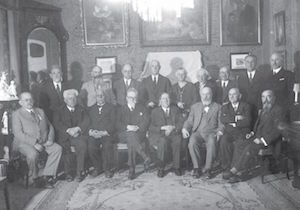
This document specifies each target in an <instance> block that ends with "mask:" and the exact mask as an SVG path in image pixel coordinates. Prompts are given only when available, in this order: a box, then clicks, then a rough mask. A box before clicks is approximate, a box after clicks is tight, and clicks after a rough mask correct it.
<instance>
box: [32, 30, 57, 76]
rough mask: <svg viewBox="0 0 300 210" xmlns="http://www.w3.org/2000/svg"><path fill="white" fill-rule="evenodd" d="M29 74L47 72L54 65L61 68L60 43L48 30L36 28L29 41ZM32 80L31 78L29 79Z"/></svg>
mask: <svg viewBox="0 0 300 210" xmlns="http://www.w3.org/2000/svg"><path fill="white" fill-rule="evenodd" d="M27 63H28V73H29V72H36V73H38V72H39V71H47V70H48V69H50V68H51V66H53V65H58V66H61V53H60V42H59V40H58V39H57V37H56V36H55V34H54V33H53V32H52V31H50V30H49V29H47V28H36V29H34V30H33V31H31V32H30V34H29V36H28V39H27ZM29 78H30V77H29Z"/></svg>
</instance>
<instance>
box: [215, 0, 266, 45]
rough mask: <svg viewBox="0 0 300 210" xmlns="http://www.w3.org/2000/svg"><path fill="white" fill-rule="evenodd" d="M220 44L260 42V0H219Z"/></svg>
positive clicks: (253, 43)
mask: <svg viewBox="0 0 300 210" xmlns="http://www.w3.org/2000/svg"><path fill="white" fill-rule="evenodd" d="M220 10H221V11H220V14H221V15H220V18H221V19H220V45H221V46H228V45H259V44H261V0H251V1H244V0H235V1H232V0H221V7H220Z"/></svg>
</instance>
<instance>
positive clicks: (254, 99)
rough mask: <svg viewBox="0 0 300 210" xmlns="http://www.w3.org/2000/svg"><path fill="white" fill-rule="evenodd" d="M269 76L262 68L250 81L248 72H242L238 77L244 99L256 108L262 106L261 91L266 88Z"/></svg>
mask: <svg viewBox="0 0 300 210" xmlns="http://www.w3.org/2000/svg"><path fill="white" fill-rule="evenodd" d="M267 81H268V79H267V76H266V74H265V73H264V72H262V71H261V70H260V71H259V70H256V72H255V75H254V77H253V79H252V83H250V81H249V78H248V74H247V72H242V73H241V75H240V77H239V78H238V88H239V89H240V92H241V94H242V101H245V102H247V103H249V104H250V105H254V106H255V107H256V108H259V107H260V106H261V93H262V91H263V90H264V89H265V88H266V85H267V83H268V82H267Z"/></svg>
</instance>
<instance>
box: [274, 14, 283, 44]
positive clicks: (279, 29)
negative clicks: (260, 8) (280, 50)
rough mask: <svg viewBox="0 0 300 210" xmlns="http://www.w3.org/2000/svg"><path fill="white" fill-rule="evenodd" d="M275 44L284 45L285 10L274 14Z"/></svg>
mask: <svg viewBox="0 0 300 210" xmlns="http://www.w3.org/2000/svg"><path fill="white" fill-rule="evenodd" d="M274 31H275V45H276V46H280V45H285V12H284V11H281V12H278V13H276V14H275V15H274Z"/></svg>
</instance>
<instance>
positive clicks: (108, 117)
mask: <svg viewBox="0 0 300 210" xmlns="http://www.w3.org/2000/svg"><path fill="white" fill-rule="evenodd" d="M96 100H97V103H96V104H94V105H93V106H92V107H90V108H89V116H90V120H91V122H90V125H89V139H88V154H89V157H90V159H91V161H92V163H93V165H94V167H95V170H94V171H93V173H92V176H98V175H99V174H100V172H101V171H102V165H103V169H104V171H105V177H107V178H111V177H112V176H113V171H112V170H111V169H112V166H113V162H112V161H113V136H114V132H115V122H116V119H115V118H116V113H115V112H116V110H115V107H114V105H112V104H109V103H106V102H105V95H104V93H103V91H98V92H97V93H96ZM100 145H102V149H101V150H102V157H103V159H102V158H101V153H100ZM101 159H102V161H101ZM101 163H102V164H101Z"/></svg>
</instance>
